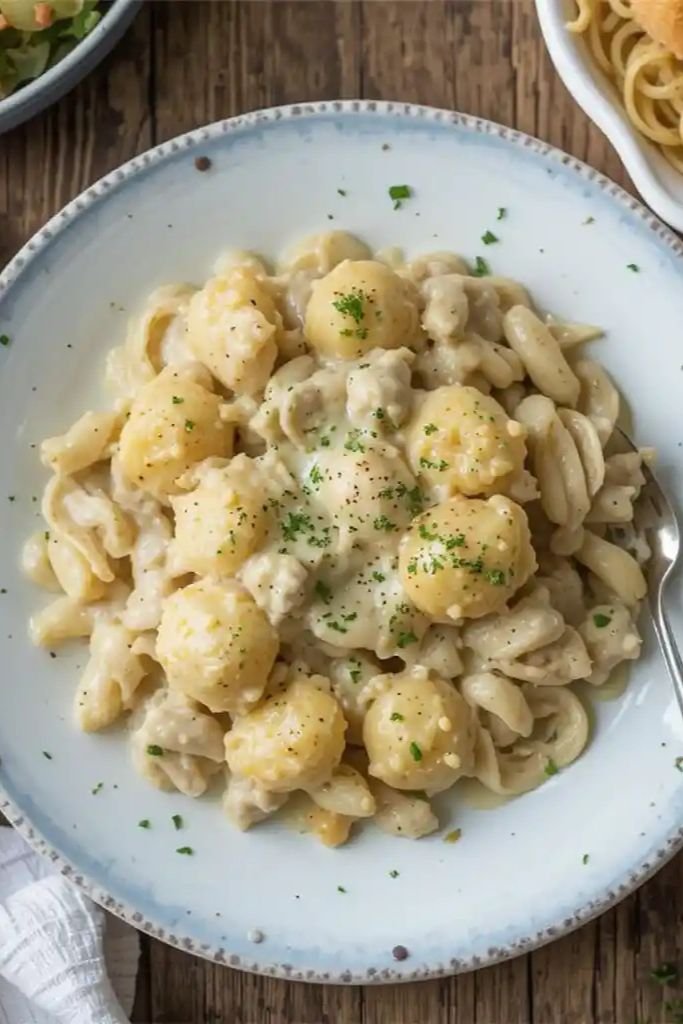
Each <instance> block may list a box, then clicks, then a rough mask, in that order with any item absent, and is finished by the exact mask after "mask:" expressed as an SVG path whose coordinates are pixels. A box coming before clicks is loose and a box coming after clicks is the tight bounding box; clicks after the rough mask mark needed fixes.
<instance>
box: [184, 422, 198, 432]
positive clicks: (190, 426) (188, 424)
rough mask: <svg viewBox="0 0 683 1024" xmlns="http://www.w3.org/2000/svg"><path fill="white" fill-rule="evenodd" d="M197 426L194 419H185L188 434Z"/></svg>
mask: <svg viewBox="0 0 683 1024" xmlns="http://www.w3.org/2000/svg"><path fill="white" fill-rule="evenodd" d="M195 426H196V424H195V422H194V420H185V430H186V431H187V433H188V434H191V433H192V431H193V430H194V428H195Z"/></svg>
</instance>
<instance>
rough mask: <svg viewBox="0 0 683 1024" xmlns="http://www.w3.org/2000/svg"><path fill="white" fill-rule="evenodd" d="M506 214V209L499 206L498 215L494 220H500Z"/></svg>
mask: <svg viewBox="0 0 683 1024" xmlns="http://www.w3.org/2000/svg"><path fill="white" fill-rule="evenodd" d="M506 214H507V208H506V207H505V206H499V207H498V215H497V217H496V220H502V219H503V217H505V215H506Z"/></svg>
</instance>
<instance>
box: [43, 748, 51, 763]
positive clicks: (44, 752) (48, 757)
mask: <svg viewBox="0 0 683 1024" xmlns="http://www.w3.org/2000/svg"><path fill="white" fill-rule="evenodd" d="M43 757H46V758H47V759H48V761H51V760H52V754H51V753H50V752H49V751H47V750H44V751H43Z"/></svg>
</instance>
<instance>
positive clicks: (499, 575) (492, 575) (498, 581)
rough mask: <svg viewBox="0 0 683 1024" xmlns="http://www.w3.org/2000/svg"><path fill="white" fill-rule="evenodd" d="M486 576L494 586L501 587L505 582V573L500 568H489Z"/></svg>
mask: <svg viewBox="0 0 683 1024" xmlns="http://www.w3.org/2000/svg"><path fill="white" fill-rule="evenodd" d="M486 578H487V580H488V581H489V583H492V584H493V586H494V587H502V586H503V584H504V583H505V573H504V572H503V570H502V569H489V571H488V572H487V573H486Z"/></svg>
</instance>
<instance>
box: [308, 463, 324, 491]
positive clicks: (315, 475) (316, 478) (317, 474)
mask: <svg viewBox="0 0 683 1024" xmlns="http://www.w3.org/2000/svg"><path fill="white" fill-rule="evenodd" d="M308 479H309V480H310V481H311V483H312V484H314V485H316V486H317V485H318V484H321V483H322V482H323V475H322V473H321V471H320V466H318V465H317V464H316V465H315V466H313V468H312V469H311V472H310V473H309V474H308Z"/></svg>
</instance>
